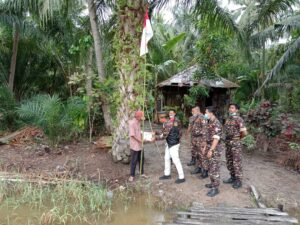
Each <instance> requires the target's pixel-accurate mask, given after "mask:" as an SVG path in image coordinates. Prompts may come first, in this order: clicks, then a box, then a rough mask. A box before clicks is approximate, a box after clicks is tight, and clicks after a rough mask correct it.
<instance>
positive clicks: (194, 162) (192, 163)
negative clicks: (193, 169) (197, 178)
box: [187, 157, 196, 166]
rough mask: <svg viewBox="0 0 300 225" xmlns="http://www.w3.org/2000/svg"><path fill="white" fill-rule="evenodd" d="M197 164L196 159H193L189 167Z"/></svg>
mask: <svg viewBox="0 0 300 225" xmlns="http://www.w3.org/2000/svg"><path fill="white" fill-rule="evenodd" d="M195 164H196V157H192V159H191V161H190V162H189V163H188V164H187V165H188V166H193V165H195Z"/></svg>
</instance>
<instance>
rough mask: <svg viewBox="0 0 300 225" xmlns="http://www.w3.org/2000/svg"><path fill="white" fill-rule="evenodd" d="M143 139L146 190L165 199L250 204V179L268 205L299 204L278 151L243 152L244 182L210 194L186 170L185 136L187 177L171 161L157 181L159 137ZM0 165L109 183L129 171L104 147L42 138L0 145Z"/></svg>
mask: <svg viewBox="0 0 300 225" xmlns="http://www.w3.org/2000/svg"><path fill="white" fill-rule="evenodd" d="M157 146H158V148H157V147H156V145H155V144H154V143H151V144H147V145H145V173H146V175H148V176H149V178H148V180H146V181H145V182H147V183H148V184H149V183H150V184H151V192H152V193H153V194H154V195H155V196H160V197H161V199H163V200H164V201H165V202H166V203H167V204H170V205H177V206H179V207H182V208H184V207H186V206H188V205H189V204H190V203H191V202H193V201H198V202H202V203H203V204H204V205H207V206H238V207H253V206H255V203H254V201H253V199H252V198H251V197H250V193H249V185H254V186H255V187H256V188H257V189H258V191H259V192H260V193H261V194H262V196H263V199H264V200H265V202H266V203H267V205H268V206H272V207H277V205H278V204H282V205H283V206H284V209H286V210H287V209H288V210H292V209H297V210H298V211H299V208H300V174H299V173H298V172H295V171H290V170H288V169H286V168H284V167H282V166H280V165H279V164H277V163H276V159H277V156H278V155H277V153H276V154H275V153H274V152H273V153H268V154H262V153H260V152H258V151H256V152H255V153H251V154H250V153H244V157H243V160H244V161H243V165H244V185H243V188H241V189H239V190H235V189H233V188H232V187H231V186H230V185H226V184H223V183H221V186H220V194H219V195H218V196H216V197H215V198H210V197H207V196H206V193H207V191H208V190H207V189H206V188H205V187H204V185H205V184H206V183H208V182H209V179H205V180H200V179H199V178H198V175H191V174H190V172H191V171H192V170H193V167H188V166H187V162H188V161H189V160H190V147H189V141H188V140H187V139H183V140H182V144H181V148H180V157H181V161H182V164H183V167H184V172H185V175H186V182H185V183H183V184H175V183H174V181H175V179H176V177H177V172H176V169H175V167H174V165H173V166H172V179H171V180H167V181H163V182H162V181H159V180H158V178H159V176H161V175H163V167H164V160H163V155H164V142H163V141H160V142H157ZM0 168H1V170H2V171H6V172H21V173H26V174H32V173H34V174H39V175H40V176H62V174H63V176H73V177H76V178H84V179H85V178H87V179H90V180H94V181H97V180H101V181H106V182H107V184H108V185H109V187H111V188H114V187H116V186H118V185H124V182H126V180H127V178H128V176H129V165H124V164H121V163H114V162H113V161H112V159H111V156H110V154H109V153H108V152H106V151H101V150H99V149H96V148H95V145H93V144H90V143H88V142H80V143H77V144H69V145H64V146H62V147H61V148H60V149H58V150H52V149H48V148H47V147H45V146H43V145H41V144H34V145H28V146H24V145H22V146H10V145H2V146H0ZM226 178H228V171H227V169H226V167H225V157H224V153H223V155H222V163H221V179H226Z"/></svg>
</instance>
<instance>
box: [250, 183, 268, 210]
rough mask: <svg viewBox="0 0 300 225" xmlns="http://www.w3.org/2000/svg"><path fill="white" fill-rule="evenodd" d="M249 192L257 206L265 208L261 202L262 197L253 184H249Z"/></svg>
mask: <svg viewBox="0 0 300 225" xmlns="http://www.w3.org/2000/svg"><path fill="white" fill-rule="evenodd" d="M250 190H251V194H252V196H253V197H254V199H255V202H256V204H257V206H258V207H259V208H267V207H266V205H265V204H264V203H263V200H262V197H261V195H260V194H259V192H258V191H257V190H256V188H255V187H254V186H253V185H250Z"/></svg>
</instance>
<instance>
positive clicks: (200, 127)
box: [191, 106, 208, 178]
mask: <svg viewBox="0 0 300 225" xmlns="http://www.w3.org/2000/svg"><path fill="white" fill-rule="evenodd" d="M194 112H195V119H194V123H193V126H192V129H191V132H192V146H193V148H194V149H195V152H196V159H197V167H196V168H195V170H194V171H193V172H192V174H198V173H201V172H202V177H203V178H206V177H207V176H208V174H207V172H208V161H207V157H206V151H205V150H206V139H207V121H206V120H205V119H204V117H203V115H202V113H201V111H200V108H199V107H198V106H196V107H195V108H194Z"/></svg>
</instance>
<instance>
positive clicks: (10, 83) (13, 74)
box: [8, 23, 20, 92]
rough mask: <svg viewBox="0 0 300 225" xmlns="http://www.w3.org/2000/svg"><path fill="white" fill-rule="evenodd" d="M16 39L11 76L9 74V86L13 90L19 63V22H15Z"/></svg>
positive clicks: (10, 70)
mask: <svg viewBox="0 0 300 225" xmlns="http://www.w3.org/2000/svg"><path fill="white" fill-rule="evenodd" d="M13 27H14V29H13V30H14V41H13V49H12V56H11V62H10V69H9V76H8V88H9V90H10V91H11V92H13V90H14V80H15V72H16V65H17V55H18V47H19V40H20V29H19V25H18V24H17V23H14V26H13Z"/></svg>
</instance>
